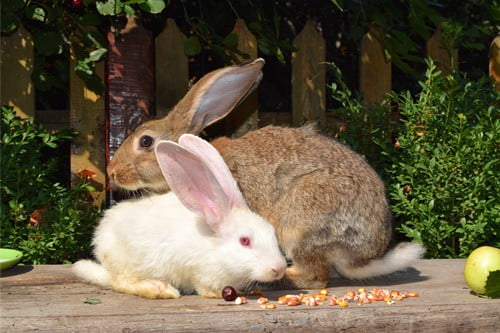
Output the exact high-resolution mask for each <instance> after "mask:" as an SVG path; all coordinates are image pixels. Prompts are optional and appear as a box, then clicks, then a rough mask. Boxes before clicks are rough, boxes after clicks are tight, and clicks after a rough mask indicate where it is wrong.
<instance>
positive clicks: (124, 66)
mask: <svg viewBox="0 0 500 333" xmlns="http://www.w3.org/2000/svg"><path fill="white" fill-rule="evenodd" d="M107 39H108V43H109V54H108V57H107V61H106V83H107V87H106V112H107V114H108V123H107V142H108V144H107V151H106V157H107V160H108V161H109V160H111V159H112V158H113V156H114V153H115V152H116V151H117V150H118V148H119V147H120V145H121V143H122V142H123V141H124V140H125V138H126V137H127V136H128V135H130V134H131V133H132V132H133V131H134V129H135V128H136V127H137V126H138V125H139V124H141V123H143V122H144V121H146V120H148V119H150V118H152V117H153V116H154V110H153V105H154V75H153V72H154V60H153V54H154V53H153V48H154V40H153V34H152V32H151V31H149V30H147V29H144V28H143V27H141V26H139V25H138V24H137V23H136V22H135V20H134V19H133V18H130V17H129V18H128V23H127V25H126V27H125V29H123V30H122V31H121V34H120V35H118V36H117V35H115V32H114V31H110V32H108V34H107ZM122 193H123V192H122ZM118 194H119V193H116V192H113V191H110V199H111V202H113V201H115V199H119V197H118Z"/></svg>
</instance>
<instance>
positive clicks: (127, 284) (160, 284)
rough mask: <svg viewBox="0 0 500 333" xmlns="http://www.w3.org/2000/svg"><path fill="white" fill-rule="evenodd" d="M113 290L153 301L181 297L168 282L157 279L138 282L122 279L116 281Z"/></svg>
mask: <svg viewBox="0 0 500 333" xmlns="http://www.w3.org/2000/svg"><path fill="white" fill-rule="evenodd" d="M113 289H114V290H115V291H118V292H122V293H126V294H132V295H137V296H141V297H144V298H152V299H158V298H161V299H166V298H179V297H180V296H181V295H180V293H179V290H177V289H176V288H174V287H173V286H172V285H170V283H168V282H167V281H161V280H155V279H146V280H137V279H131V278H123V277H121V278H118V279H117V280H116V281H114V283H113Z"/></svg>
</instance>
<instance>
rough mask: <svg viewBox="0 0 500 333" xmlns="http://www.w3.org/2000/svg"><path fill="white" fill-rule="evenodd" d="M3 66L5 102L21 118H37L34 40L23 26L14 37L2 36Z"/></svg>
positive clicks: (0, 57) (3, 97)
mask: <svg viewBox="0 0 500 333" xmlns="http://www.w3.org/2000/svg"><path fill="white" fill-rule="evenodd" d="M0 63H1V66H0V67H1V73H2V75H1V83H0V90H1V94H0V96H2V103H3V104H7V105H10V106H13V107H14V111H15V112H16V114H17V115H18V116H20V117H23V118H25V117H34V116H35V89H34V87H33V83H32V82H31V72H33V40H32V38H31V34H30V33H29V32H28V31H26V29H24V27H23V26H20V27H19V28H18V29H17V31H15V32H14V33H13V34H12V35H8V36H2V37H1V47H0Z"/></svg>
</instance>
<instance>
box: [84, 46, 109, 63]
mask: <svg viewBox="0 0 500 333" xmlns="http://www.w3.org/2000/svg"><path fill="white" fill-rule="evenodd" d="M106 52H108V50H107V49H105V48H100V49H97V50H94V51H92V52H90V53H89V56H88V58H87V60H89V61H94V62H95V61H99V60H101V58H102V57H103V56H104V55H105V54H106Z"/></svg>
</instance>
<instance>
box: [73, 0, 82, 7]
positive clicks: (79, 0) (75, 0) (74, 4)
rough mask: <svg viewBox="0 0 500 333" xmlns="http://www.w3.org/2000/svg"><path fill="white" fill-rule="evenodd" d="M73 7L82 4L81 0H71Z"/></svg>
mask: <svg viewBox="0 0 500 333" xmlns="http://www.w3.org/2000/svg"><path fill="white" fill-rule="evenodd" d="M71 4H72V5H73V7H80V6H81V5H82V0H71Z"/></svg>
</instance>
